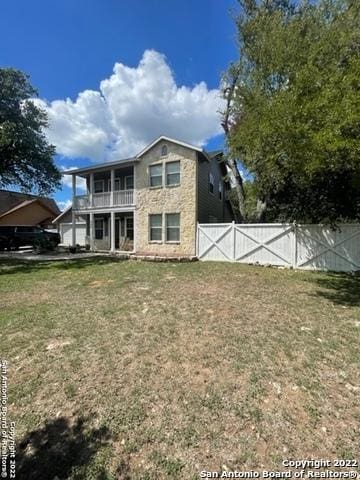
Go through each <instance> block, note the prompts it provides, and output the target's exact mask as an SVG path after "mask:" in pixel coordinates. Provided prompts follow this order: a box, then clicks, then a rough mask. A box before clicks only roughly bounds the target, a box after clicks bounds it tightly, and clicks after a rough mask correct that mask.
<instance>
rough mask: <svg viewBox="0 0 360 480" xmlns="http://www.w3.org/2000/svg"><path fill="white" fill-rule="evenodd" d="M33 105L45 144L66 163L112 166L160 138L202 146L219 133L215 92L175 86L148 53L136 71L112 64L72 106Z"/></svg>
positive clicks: (165, 67) (60, 102) (160, 58)
mask: <svg viewBox="0 0 360 480" xmlns="http://www.w3.org/2000/svg"><path fill="white" fill-rule="evenodd" d="M37 102H38V103H39V104H40V105H41V106H43V107H44V108H46V109H47V111H48V114H49V120H50V128H49V129H48V131H47V135H48V138H49V141H50V142H51V143H53V144H54V145H55V146H56V148H57V152H58V153H59V154H62V155H64V156H67V157H88V158H90V159H92V160H93V161H107V160H114V159H118V158H125V157H127V156H131V155H134V154H136V153H137V152H139V151H140V150H141V149H142V148H143V147H144V146H145V145H146V144H148V143H149V142H151V141H152V140H154V139H155V138H156V137H157V136H159V135H161V134H163V135H167V136H171V137H175V138H178V139H180V140H184V141H186V142H189V143H192V144H195V145H198V146H202V145H204V144H205V143H206V141H207V140H208V139H209V138H211V137H213V136H215V135H217V134H219V133H221V127H220V121H219V113H218V111H219V109H220V108H221V106H222V102H223V101H222V99H221V98H220V95H219V90H217V89H214V90H209V89H208V88H207V86H206V84H205V83H204V82H201V83H199V84H197V85H195V86H194V87H192V88H191V87H186V86H178V85H177V84H176V82H175V78H174V75H173V72H172V71H171V69H170V67H169V65H168V64H167V62H166V59H165V57H164V55H162V54H160V53H158V52H156V51H154V50H146V51H145V52H144V54H143V57H142V59H141V61H140V63H139V65H138V66H137V67H128V66H126V65H124V64H122V63H116V64H115V66H114V70H113V74H112V75H111V76H110V77H109V78H107V79H105V80H103V81H102V82H101V83H100V89H99V91H94V90H85V91H83V92H81V93H79V95H78V97H77V99H76V100H75V101H72V100H71V99H69V98H67V99H66V100H55V101H53V102H50V103H46V102H44V101H43V100H37Z"/></svg>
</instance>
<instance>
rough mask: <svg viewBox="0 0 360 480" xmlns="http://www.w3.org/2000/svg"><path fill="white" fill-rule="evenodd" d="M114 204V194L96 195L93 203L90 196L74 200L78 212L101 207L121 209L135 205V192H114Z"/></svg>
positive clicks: (93, 196) (78, 197)
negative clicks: (112, 196)
mask: <svg viewBox="0 0 360 480" xmlns="http://www.w3.org/2000/svg"><path fill="white" fill-rule="evenodd" d="M113 193H114V202H113V204H112V198H111V195H112V192H103V193H94V194H93V195H92V202H91V201H90V195H77V196H76V197H75V199H74V205H75V209H76V210H84V209H87V208H99V207H111V206H114V207H121V206H128V205H134V191H133V190H118V191H114V192H113Z"/></svg>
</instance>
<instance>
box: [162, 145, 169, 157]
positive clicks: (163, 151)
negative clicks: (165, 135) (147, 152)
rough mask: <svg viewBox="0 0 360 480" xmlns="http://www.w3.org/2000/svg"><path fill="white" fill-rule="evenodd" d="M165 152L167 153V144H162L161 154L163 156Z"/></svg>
mask: <svg viewBox="0 0 360 480" xmlns="http://www.w3.org/2000/svg"><path fill="white" fill-rule="evenodd" d="M167 154H168V147H167V145H163V146H162V147H161V156H162V157H164V156H165V155H167Z"/></svg>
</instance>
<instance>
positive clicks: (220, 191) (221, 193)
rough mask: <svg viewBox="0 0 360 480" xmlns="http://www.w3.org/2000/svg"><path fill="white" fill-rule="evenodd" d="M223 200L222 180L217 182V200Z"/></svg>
mask: <svg viewBox="0 0 360 480" xmlns="http://www.w3.org/2000/svg"><path fill="white" fill-rule="evenodd" d="M222 198H223V183H222V180H220V181H219V199H220V200H222Z"/></svg>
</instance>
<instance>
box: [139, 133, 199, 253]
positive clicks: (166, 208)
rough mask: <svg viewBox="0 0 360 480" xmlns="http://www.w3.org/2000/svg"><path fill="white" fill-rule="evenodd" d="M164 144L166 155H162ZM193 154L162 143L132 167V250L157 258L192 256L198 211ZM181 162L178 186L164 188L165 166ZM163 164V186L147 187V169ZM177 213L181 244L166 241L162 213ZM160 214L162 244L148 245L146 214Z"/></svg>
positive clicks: (152, 243)
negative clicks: (134, 189)
mask: <svg viewBox="0 0 360 480" xmlns="http://www.w3.org/2000/svg"><path fill="white" fill-rule="evenodd" d="M163 145H166V146H167V149H168V152H167V155H164V156H162V155H161V153H162V146H163ZM196 155H197V154H196V151H194V150H191V149H189V148H186V147H183V146H181V145H177V144H175V143H171V142H166V141H161V142H159V143H157V144H156V145H154V147H153V148H151V149H150V150H149V151H147V152H146V153H144V155H143V156H142V157H141V160H140V162H139V163H138V164H136V166H135V188H136V211H135V232H136V233H135V249H136V251H137V252H146V253H149V254H151V253H153V254H157V255H195V248H196V215H197V212H196V209H197V189H196V185H197V180H196V179H197V158H196ZM177 160H179V161H180V185H178V186H165V163H166V162H173V161H177ZM155 164H162V165H163V185H162V187H149V166H150V165H155ZM166 213H180V242H177V243H175V242H166V237H165V233H166V232H165V214H166ZM150 214H162V215H163V226H162V241H157V242H150V239H149V215H150Z"/></svg>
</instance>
